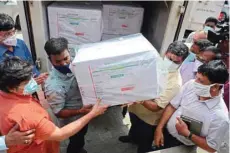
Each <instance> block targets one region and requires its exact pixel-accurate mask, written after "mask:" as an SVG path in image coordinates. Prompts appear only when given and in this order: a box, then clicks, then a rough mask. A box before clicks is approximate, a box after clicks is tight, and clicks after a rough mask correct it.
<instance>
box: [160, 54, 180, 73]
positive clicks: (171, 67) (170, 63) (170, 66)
mask: <svg viewBox="0 0 230 153" xmlns="http://www.w3.org/2000/svg"><path fill="white" fill-rule="evenodd" d="M164 66H165V67H166V68H167V69H168V71H169V72H174V71H176V70H177V69H178V68H179V67H180V65H179V64H176V63H174V62H173V61H171V60H170V59H168V57H166V56H165V57H164Z"/></svg>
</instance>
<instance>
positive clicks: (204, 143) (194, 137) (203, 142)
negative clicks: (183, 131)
mask: <svg viewBox="0 0 230 153" xmlns="http://www.w3.org/2000/svg"><path fill="white" fill-rule="evenodd" d="M191 140H192V142H194V143H195V144H196V145H197V146H199V147H200V148H202V149H204V150H206V151H208V152H210V153H214V152H216V150H214V149H212V148H211V147H209V146H208V144H207V141H206V139H205V138H203V137H200V136H197V135H195V134H193V135H192V138H191Z"/></svg>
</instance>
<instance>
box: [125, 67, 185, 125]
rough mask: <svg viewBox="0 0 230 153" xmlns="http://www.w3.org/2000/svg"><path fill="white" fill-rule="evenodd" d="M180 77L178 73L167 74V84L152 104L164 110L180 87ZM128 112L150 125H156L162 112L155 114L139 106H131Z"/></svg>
mask: <svg viewBox="0 0 230 153" xmlns="http://www.w3.org/2000/svg"><path fill="white" fill-rule="evenodd" d="M181 82H182V81H181V76H180V73H179V72H178V71H175V72H169V73H168V76H167V83H166V87H165V90H163V92H162V93H161V94H160V96H159V97H158V98H156V99H154V102H155V103H156V104H157V105H158V106H159V107H160V108H165V107H166V106H167V105H168V103H169V102H170V101H171V100H172V98H173V97H174V96H175V95H176V94H177V93H178V92H179V90H180V87H181ZM129 112H132V113H134V114H135V115H137V116H138V117H139V118H140V119H141V120H143V121H144V122H146V123H147V124H150V125H157V124H158V122H159V120H160V117H161V115H162V112H163V110H159V111H157V112H152V111H150V110H148V109H147V108H145V107H144V106H142V105H141V104H137V105H132V106H130V107H129Z"/></svg>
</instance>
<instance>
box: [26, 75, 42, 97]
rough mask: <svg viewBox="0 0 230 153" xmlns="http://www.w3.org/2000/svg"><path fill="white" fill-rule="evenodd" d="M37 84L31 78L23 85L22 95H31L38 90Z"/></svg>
mask: <svg viewBox="0 0 230 153" xmlns="http://www.w3.org/2000/svg"><path fill="white" fill-rule="evenodd" d="M38 88H39V86H38V84H37V82H36V81H35V80H34V79H33V78H31V80H30V81H29V82H28V83H27V84H26V85H25V87H24V91H23V94H24V95H31V94H33V93H35V92H36V91H37V90H38Z"/></svg>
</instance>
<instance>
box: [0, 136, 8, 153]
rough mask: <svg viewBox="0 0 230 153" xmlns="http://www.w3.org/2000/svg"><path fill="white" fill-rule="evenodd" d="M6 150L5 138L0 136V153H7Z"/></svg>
mask: <svg viewBox="0 0 230 153" xmlns="http://www.w3.org/2000/svg"><path fill="white" fill-rule="evenodd" d="M5 150H7V147H6V143H5V136H0V153H6V151H5Z"/></svg>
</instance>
